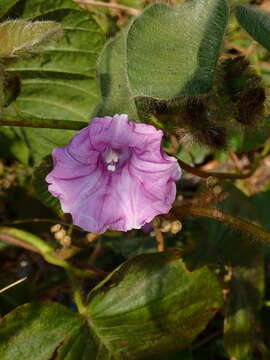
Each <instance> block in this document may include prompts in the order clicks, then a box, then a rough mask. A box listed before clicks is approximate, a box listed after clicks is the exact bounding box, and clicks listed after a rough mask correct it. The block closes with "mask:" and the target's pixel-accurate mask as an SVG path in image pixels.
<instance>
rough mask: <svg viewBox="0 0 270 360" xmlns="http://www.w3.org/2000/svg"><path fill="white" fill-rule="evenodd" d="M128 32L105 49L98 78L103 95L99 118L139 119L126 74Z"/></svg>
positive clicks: (97, 111) (123, 33) (110, 42)
mask: <svg viewBox="0 0 270 360" xmlns="http://www.w3.org/2000/svg"><path fill="white" fill-rule="evenodd" d="M126 71H127V69H126V31H122V32H121V33H120V34H118V35H117V37H115V38H114V39H113V40H111V41H109V42H108V43H107V44H106V46H105V48H104V49H103V51H102V53H101V56H100V59H99V64H98V76H99V84H100V89H101V94H102V103H101V104H100V105H99V107H98V109H96V114H97V115H99V116H105V115H115V114H117V113H119V111H120V110H121V111H120V112H121V113H124V114H128V115H129V117H130V118H131V119H132V118H134V119H136V118H137V111H136V106H135V102H134V99H133V97H132V94H131V91H130V89H129V87H128V80H127V74H126Z"/></svg>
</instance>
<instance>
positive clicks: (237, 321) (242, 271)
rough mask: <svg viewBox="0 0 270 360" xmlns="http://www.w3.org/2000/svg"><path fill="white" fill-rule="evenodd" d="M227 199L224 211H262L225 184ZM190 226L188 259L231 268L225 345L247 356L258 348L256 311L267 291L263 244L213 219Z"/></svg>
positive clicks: (251, 214)
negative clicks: (256, 342) (256, 343)
mask: <svg viewBox="0 0 270 360" xmlns="http://www.w3.org/2000/svg"><path fill="white" fill-rule="evenodd" d="M224 188H225V190H226V191H227V194H228V196H227V198H226V199H225V201H224V202H223V203H222V204H219V207H221V208H222V209H223V210H224V211H226V212H227V213H230V214H235V215H237V216H240V217H243V218H247V219H252V220H253V221H254V219H256V216H257V215H258V211H257V209H256V207H254V206H253V204H252V203H251V202H250V200H249V199H248V198H247V197H246V196H245V195H244V194H243V193H241V192H240V191H239V190H238V189H236V188H234V187H232V186H225V184H224ZM186 226H187V227H188V229H189V234H190V235H189V247H188V248H187V250H186V261H189V263H190V264H192V266H193V267H194V268H196V267H197V266H202V265H203V264H208V265H209V264H212V266H215V267H218V268H220V269H222V270H221V271H225V269H226V270H227V271H228V274H227V277H228V280H229V282H228V289H229V294H228V298H227V302H226V316H225V325H224V331H225V338H224V339H225V348H226V351H227V353H228V354H229V355H230V357H232V358H235V359H237V360H242V359H243V360H244V359H247V358H248V356H249V354H250V353H251V352H252V350H253V347H254V339H255V330H256V321H255V319H256V314H257V311H258V310H259V309H260V307H261V305H262V298H263V293H264V270H263V268H264V264H263V251H262V246H261V244H259V243H256V242H255V241H252V239H251V238H249V236H248V235H246V234H245V233H244V232H239V231H235V230H233V229H232V228H230V227H229V226H226V225H224V224H222V223H218V222H216V221H214V220H212V219H204V218H203V219H198V218H196V219H193V221H192V223H191V222H190V223H188V224H186Z"/></svg>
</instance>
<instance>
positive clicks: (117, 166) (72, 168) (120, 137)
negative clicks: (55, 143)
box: [46, 115, 181, 233]
mask: <svg viewBox="0 0 270 360" xmlns="http://www.w3.org/2000/svg"><path fill="white" fill-rule="evenodd" d="M162 135H163V133H162V131H161V130H156V129H155V128H154V127H153V126H150V125H145V124H139V123H134V122H129V121H128V116H127V115H115V116H114V117H109V116H106V117H104V118H94V119H92V122H91V124H90V125H89V126H87V127H86V128H84V129H82V130H81V131H80V132H79V133H78V134H76V135H75V136H74V137H73V138H72V139H71V141H70V143H69V144H68V145H67V146H65V147H59V148H56V149H54V150H53V154H52V155H53V160H54V169H53V170H52V171H51V172H50V173H49V174H48V175H47V177H46V181H47V182H48V183H49V184H50V185H49V191H50V193H51V194H52V195H54V196H55V197H57V198H58V199H59V200H60V202H61V206H62V209H63V211H64V212H68V213H71V214H72V217H73V221H74V224H75V225H78V226H80V227H81V228H83V229H84V230H87V231H92V232H97V233H103V232H104V231H106V230H107V229H112V230H121V231H127V230H130V229H133V228H135V229H139V228H141V227H142V226H143V225H144V224H145V223H148V222H150V221H151V220H152V219H153V218H154V217H155V216H156V215H158V214H165V213H168V212H169V210H170V208H171V205H172V202H173V201H174V199H175V193H176V186H175V183H174V181H175V180H178V179H179V178H180V176H181V170H180V167H179V165H178V163H177V160H176V159H175V158H173V157H171V156H168V155H166V154H165V153H164V152H163V151H162V150H161V139H162Z"/></svg>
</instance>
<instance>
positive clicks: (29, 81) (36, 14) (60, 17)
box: [8, 0, 104, 163]
mask: <svg viewBox="0 0 270 360" xmlns="http://www.w3.org/2000/svg"><path fill="white" fill-rule="evenodd" d="M22 8H23V12H22V13H21V14H20V16H21V17H23V18H24V19H26V20H28V21H29V20H31V21H35V20H39V19H40V18H42V20H47V21H51V20H53V21H56V22H58V23H60V24H61V25H62V27H63V29H64V36H63V37H62V38H61V40H60V41H59V42H57V44H55V45H50V46H48V47H47V48H46V51H45V52H44V53H43V55H41V56H39V57H38V58H32V59H27V60H25V61H20V62H19V63H18V64H16V65H14V66H12V67H9V69H8V71H9V72H10V73H12V74H13V73H17V74H18V75H19V76H20V78H21V83H22V88H21V94H20V96H19V97H18V98H17V100H16V102H15V105H16V111H17V112H19V114H18V115H19V117H18V119H21V117H22V116H23V117H26V118H31V117H34V118H36V117H38V118H40V119H55V120H75V121H76V120H78V121H80V120H81V121H88V120H89V117H90V113H91V110H92V108H93V107H94V106H95V105H96V103H98V101H99V92H98V89H97V85H96V81H95V67H96V60H97V57H98V55H99V52H100V50H101V48H102V46H103V44H104V35H103V34H102V31H101V29H100V27H99V26H98V25H97V23H96V22H95V21H94V19H93V18H92V16H91V15H90V14H88V13H86V12H85V11H83V10H82V9H80V7H79V6H77V5H75V4H74V3H73V2H72V0H63V1H60V2H59V1H57V2H56V1H52V0H49V1H48V0H40V1H38V4H37V1H36V0H27V1H25V5H24V7H22ZM11 107H12V105H11ZM12 115H14V113H13V114H12ZM20 131H21V133H22V135H23V137H24V138H26V139H27V143H28V144H29V146H30V149H31V154H32V156H33V158H34V160H35V162H36V163H37V162H39V161H40V160H41V159H42V158H43V157H44V156H46V155H48V154H49V153H50V152H51V150H52V149H53V148H54V147H56V146H63V145H65V144H66V143H67V142H68V140H69V139H70V138H71V136H72V135H73V134H74V131H71V130H48V129H34V128H27V129H20Z"/></svg>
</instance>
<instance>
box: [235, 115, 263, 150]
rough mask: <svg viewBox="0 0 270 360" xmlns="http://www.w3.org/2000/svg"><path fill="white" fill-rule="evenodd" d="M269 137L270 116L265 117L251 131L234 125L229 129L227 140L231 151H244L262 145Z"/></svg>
mask: <svg viewBox="0 0 270 360" xmlns="http://www.w3.org/2000/svg"><path fill="white" fill-rule="evenodd" d="M269 137H270V118H269V117H265V118H264V119H263V120H262V121H261V122H260V123H259V124H258V125H257V126H256V128H254V129H252V131H250V129H248V128H246V129H243V128H242V127H239V126H237V125H235V128H234V129H230V133H229V136H228V141H229V144H230V148H231V149H232V150H233V151H236V152H246V151H253V150H257V149H258V148H260V147H262V146H263V145H264V143H265V142H266V140H267V139H268V138H269Z"/></svg>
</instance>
